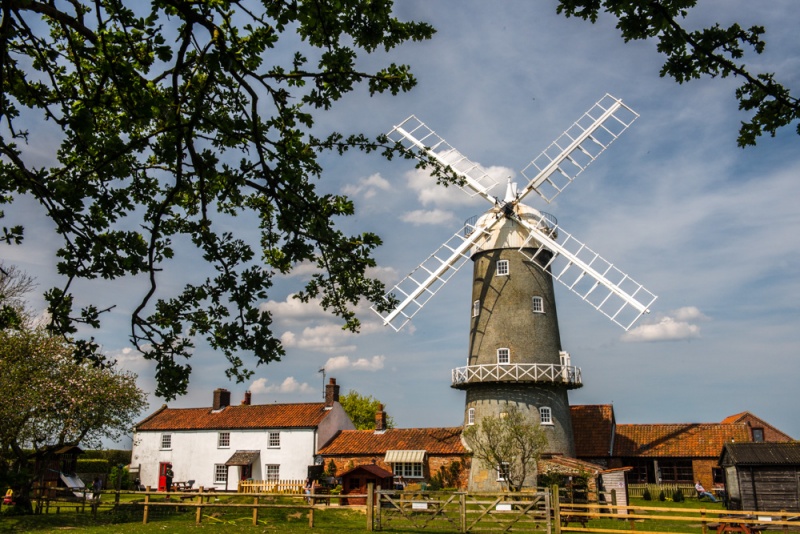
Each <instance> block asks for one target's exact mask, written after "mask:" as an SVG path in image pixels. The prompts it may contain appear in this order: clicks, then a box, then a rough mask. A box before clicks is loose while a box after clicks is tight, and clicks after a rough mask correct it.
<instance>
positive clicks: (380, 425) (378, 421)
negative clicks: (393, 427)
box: [375, 404, 386, 432]
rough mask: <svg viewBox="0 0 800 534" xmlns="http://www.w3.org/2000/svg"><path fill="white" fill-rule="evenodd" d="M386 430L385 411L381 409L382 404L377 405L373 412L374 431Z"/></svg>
mask: <svg viewBox="0 0 800 534" xmlns="http://www.w3.org/2000/svg"><path fill="white" fill-rule="evenodd" d="M381 430H386V412H384V411H383V404H379V405H378V411H377V412H375V432H378V431H381Z"/></svg>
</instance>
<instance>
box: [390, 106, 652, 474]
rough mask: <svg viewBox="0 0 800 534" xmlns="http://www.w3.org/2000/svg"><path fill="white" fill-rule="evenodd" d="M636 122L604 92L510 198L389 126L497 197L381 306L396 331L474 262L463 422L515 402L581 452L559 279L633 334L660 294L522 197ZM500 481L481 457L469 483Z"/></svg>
mask: <svg viewBox="0 0 800 534" xmlns="http://www.w3.org/2000/svg"><path fill="white" fill-rule="evenodd" d="M637 117H638V115H637V114H636V113H635V112H634V111H633V110H631V109H630V108H629V107H627V106H626V105H625V104H623V103H622V102H621V101H620V100H618V99H616V98H614V97H612V96H610V95H606V96H605V97H603V98H602V99H601V100H600V101H599V102H597V103H596V104H595V105H594V106H593V107H592V108H591V109H590V110H589V111H587V112H586V113H585V114H584V115H583V116H582V117H581V118H580V119H578V121H576V122H575V123H574V124H573V125H572V126H571V127H570V128H569V129H567V131H565V132H564V133H563V134H562V135H561V136H560V137H559V138H558V139H556V141H554V142H553V143H552V144H551V145H550V146H549V147H548V148H547V149H546V150H545V151H544V152H542V154H540V155H539V156H538V157H537V158H536V159H534V160H533V161H532V162H531V163H530V164H529V165H528V166H527V167H526V168H525V169H524V170H523V171H522V175H523V176H525V178H527V179H528V180H529V182H528V184H527V185H526V186H525V188H524V189H523V190H522V191H517V189H516V187H515V185H514V184H512V183H511V181H509V183H508V185H507V187H506V192H505V195H504V197H503V198H502V199H500V198H496V197H494V196H492V195H491V194H490V193H489V190H490V189H491V188H492V187H493V186H494V185H496V183H495V182H494V181H493V180H492V179H491V178H490V177H489V176H488V175H487V174H486V173H485V172H484V171H483V169H481V167H480V166H478V165H477V164H475V163H472V162H471V161H469V160H468V159H467V158H466V157H464V156H463V155H462V154H461V153H459V152H458V151H457V150H455V149H454V148H453V147H451V146H450V145H449V144H447V142H446V141H444V139H442V138H441V137H439V136H438V135H437V134H436V133H434V132H433V131H432V130H431V129H430V128H428V127H427V126H426V125H425V124H424V123H422V122H421V121H420V120H419V119H417V118H416V117H414V116H413V115H412V116H411V117H409V118H408V119H406V120H405V121H403V122H402V123H401V124H400V125H399V126H395V128H394V129H393V130H392V131H391V132H390V133H389V137H390V138H391V139H393V140H394V141H396V142H398V143H401V144H402V145H403V146H404V147H405V148H406V149H408V150H410V151H412V152H413V153H414V154H415V156H416V157H418V158H419V159H420V160H422V161H423V162H425V163H429V164H432V165H434V166H435V167H436V168H438V170H439V172H440V173H445V174H448V175H450V176H451V177H453V178H455V179H456V180H457V183H459V185H460V186H461V188H462V190H464V191H465V192H467V193H468V194H470V195H472V196H474V195H479V196H481V197H483V198H485V199H486V200H487V201H488V202H490V204H491V207H490V208H489V210H488V211H487V212H486V213H484V214H483V215H482V216H480V217H478V218H476V219H473V220H470V221H467V223H466V224H465V226H464V228H463V229H462V230H461V231H459V232H458V233H456V234H455V235H454V236H453V237H452V238H451V239H450V240H448V241H447V242H446V243H445V244H444V245H442V246H441V247H440V248H439V249H438V250H437V251H436V252H434V253H433V254H432V255H431V256H430V257H428V259H427V260H425V261H424V262H423V263H422V264H421V265H420V266H419V267H417V269H415V270H414V271H413V272H412V273H411V274H409V275H408V276H407V277H406V278H405V279H403V280H402V281H401V282H400V283H399V284H398V285H396V286H395V287H394V288H393V289H392V290H391V291H390V292H389V294H387V298H388V299H389V300H390V301H393V300H396V301H397V305H396V306H395V307H394V308H393V309H392V310H391V311H389V312H388V313H381V316H382V317H383V320H384V323H385V324H388V325H390V326H392V327H393V328H394V329H395V330H399V329H400V328H402V327H403V326H404V325H405V324H406V323H407V322H408V321H409V320H410V319H411V318H412V317H414V315H415V314H416V313H417V312H418V311H419V310H420V309H421V308H422V307H423V306H424V305H425V303H427V301H428V300H429V299H430V298H431V297H432V296H433V295H435V294H436V292H437V291H438V290H439V289H440V288H441V287H442V286H443V285H444V284H445V283H446V282H447V281H448V280H449V279H450V277H451V276H452V275H453V274H454V273H455V272H456V271H458V269H459V268H460V267H461V266H462V265H463V264H464V263H466V261H467V259H472V261H473V281H472V308H471V317H470V350H469V355H468V361H467V365H466V366H465V367H460V368H457V369H454V370H453V371H452V384H451V385H452V387H454V388H458V389H463V390H465V391H466V404H465V416H464V423H465V424H467V425H470V424H478V423H479V422H480V420H481V419H482V418H484V417H489V416H492V417H502V416H503V413H504V412H506V411H507V410H508V409H509V406H514V407H516V408H517V409H519V410H522V411H525V412H527V413H529V414H531V415H532V416H534V418H535V419H538V420H539V421H540V424H541V425H542V426H543V427H544V428H545V429H546V431H547V432H548V448H547V451H546V452H550V453H554V454H561V455H565V456H571V457H573V456H574V455H575V448H574V440H573V434H572V421H571V414H570V409H569V400H568V395H567V393H568V390H569V389H573V388H576V387H580V386H581V385H582V384H581V376H580V370H579V369H577V368H575V367H572V365H571V363H570V357H569V354H568V353H566V352H564V351H563V350H562V347H561V340H560V336H559V327H558V317H557V313H556V303H555V292H554V287H553V280H557V281H559V282H561V283H563V284H564V285H565V286H567V287H568V288H569V289H570V290H571V291H572V292H573V293H575V294H577V295H578V296H579V297H581V298H582V299H583V300H584V301H586V302H588V303H590V304H591V305H592V306H594V307H595V309H597V310H598V311H600V312H601V313H603V314H604V315H606V316H607V317H609V318H610V319H611V320H612V321H614V322H615V323H617V324H618V325H619V326H621V327H622V328H623V329H625V330H628V329H629V328H630V327H631V326H632V325H633V324H634V322H635V321H636V320H637V319H638V318H639V317H640V316H641V315H642V314H644V313H648V312H649V309H648V308H649V306H650V305H652V303H653V302H654V301H655V299H656V297H655V295H653V294H652V293H650V292H649V291H648V290H647V289H645V288H644V287H643V286H642V285H641V284H638V283H637V282H635V281H634V280H633V279H631V278H630V277H629V276H628V275H626V274H625V273H623V272H622V271H620V270H618V269H617V268H616V267H614V265H613V264H611V263H609V262H607V261H606V260H605V259H603V258H602V257H601V256H600V255H598V254H596V253H595V252H593V251H592V250H591V249H589V248H588V247H587V246H586V245H584V244H583V243H581V242H580V241H578V240H577V239H575V238H574V237H573V236H572V235H571V234H569V233H568V232H566V231H565V230H564V229H563V228H562V227H561V226H559V225H558V223H557V221H556V219H555V218H554V217H553V216H552V215H549V214H547V213H544V212H541V211H539V210H537V209H534V208H532V207H529V206H527V205H525V204H522V203H521V201H522V200H523V199H524V198H525V197H526V196H527V195H528V194H529V193H530V192H531V191H535V192H536V193H537V194H538V195H539V196H541V197H542V198H543V199H544V200H545V201H547V202H548V203H549V202H551V201H552V200H553V199H554V198H555V197H556V196H557V195H558V194H559V193H560V192H561V191H563V190H564V188H565V187H566V186H567V185H569V184H570V183H571V182H572V181H573V180H574V179H575V178H576V177H577V176H578V175H579V174H580V173H581V172H582V171H583V169H585V168H586V166H588V165H589V164H590V163H591V162H592V161H594V160H595V159H596V158H597V157H598V156H599V155H600V154H601V153H602V152H603V151H604V150H605V149H606V148H607V147H608V146H609V145H610V144H611V143H612V142H613V141H614V140H615V139H616V138H617V137H619V135H620V134H622V132H624V131H625V130H626V129H627V128H628V127H629V126H630V124H631V123H632V122H633V121H634V120H635V119H636V118H637ZM526 173H527V174H526ZM528 175H532V176H528ZM376 311H377V310H376ZM497 480H498V476H497V473H496V472H494V471H492V470H488V469H485V468H484V467H483V466H480V465H474V464H473V466H472V470H471V473H470V489H472V490H493V489H497V488H498V485H499V484H498V482H497Z"/></svg>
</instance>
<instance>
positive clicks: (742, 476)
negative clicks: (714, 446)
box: [719, 441, 800, 512]
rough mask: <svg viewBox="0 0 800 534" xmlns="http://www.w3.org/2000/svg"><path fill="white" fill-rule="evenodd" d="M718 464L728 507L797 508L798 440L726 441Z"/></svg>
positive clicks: (799, 483)
mask: <svg viewBox="0 0 800 534" xmlns="http://www.w3.org/2000/svg"><path fill="white" fill-rule="evenodd" d="M719 464H720V466H722V468H723V469H724V471H725V490H726V492H727V497H728V507H729V508H730V509H733V510H753V511H769V512H777V511H781V510H785V511H787V512H800V442H797V441H793V442H788V443H726V444H725V445H724V447H723V449H722V454H721V456H720V460H719Z"/></svg>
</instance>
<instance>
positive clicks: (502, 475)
mask: <svg viewBox="0 0 800 534" xmlns="http://www.w3.org/2000/svg"><path fill="white" fill-rule="evenodd" d="M508 469H509V464H508V462H502V463H501V464H500V465H498V466H497V481H498V482H505V481H507V480H508Z"/></svg>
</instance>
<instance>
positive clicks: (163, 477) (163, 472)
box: [158, 462, 169, 491]
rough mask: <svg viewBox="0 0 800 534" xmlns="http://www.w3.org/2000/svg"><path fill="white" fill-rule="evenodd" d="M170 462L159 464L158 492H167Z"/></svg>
mask: <svg viewBox="0 0 800 534" xmlns="http://www.w3.org/2000/svg"><path fill="white" fill-rule="evenodd" d="M168 465H169V462H159V464H158V491H167V466H168Z"/></svg>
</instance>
